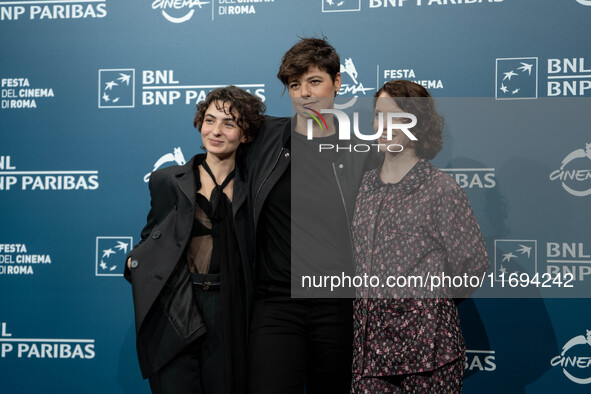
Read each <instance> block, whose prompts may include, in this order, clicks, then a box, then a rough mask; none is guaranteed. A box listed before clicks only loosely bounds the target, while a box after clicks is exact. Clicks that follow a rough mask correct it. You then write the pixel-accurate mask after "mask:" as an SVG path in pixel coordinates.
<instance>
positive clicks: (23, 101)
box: [0, 78, 55, 109]
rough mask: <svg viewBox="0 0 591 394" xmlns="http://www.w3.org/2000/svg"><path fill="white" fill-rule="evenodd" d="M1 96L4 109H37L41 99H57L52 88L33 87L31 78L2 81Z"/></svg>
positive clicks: (0, 81) (3, 79)
mask: <svg viewBox="0 0 591 394" xmlns="http://www.w3.org/2000/svg"><path fill="white" fill-rule="evenodd" d="M0 94H1V96H2V101H1V107H2V109H27V108H37V103H38V102H39V101H40V100H39V99H44V98H53V97H55V94H54V93H53V89H52V88H35V87H32V86H31V82H30V81H29V78H2V79H0Z"/></svg>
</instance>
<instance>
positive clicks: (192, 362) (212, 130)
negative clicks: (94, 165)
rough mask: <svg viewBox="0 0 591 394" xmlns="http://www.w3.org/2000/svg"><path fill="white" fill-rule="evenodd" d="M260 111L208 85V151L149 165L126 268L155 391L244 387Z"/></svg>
mask: <svg viewBox="0 0 591 394" xmlns="http://www.w3.org/2000/svg"><path fill="white" fill-rule="evenodd" d="M264 110H265V106H264V104H263V103H262V102H261V100H260V99H259V98H257V97H255V96H253V95H251V94H249V93H248V92H246V91H244V90H242V89H239V88H237V87H234V86H228V87H224V88H219V89H215V90H212V91H211V92H210V93H209V94H208V95H207V98H206V99H205V101H204V102H203V103H201V104H199V105H198V108H197V113H196V115H195V119H194V123H193V124H194V126H195V127H196V128H198V129H199V132H200V133H201V139H202V142H203V149H204V150H205V151H206V152H205V153H201V154H198V155H196V156H194V157H193V158H192V159H191V160H190V161H189V162H188V163H187V164H186V165H183V166H171V167H167V168H164V169H162V170H158V171H155V172H153V173H152V174H151V177H150V184H149V186H150V194H151V198H152V200H151V209H150V212H149V214H148V219H147V224H146V226H145V227H144V229H143V230H142V233H141V241H140V243H139V244H138V245H136V246H135V247H134V248H133V250H132V251H131V252H130V254H129V256H128V259H127V266H126V270H125V277H126V278H127V279H128V280H129V281H131V284H132V289H133V300H134V309H135V317H136V333H137V351H138V359H139V362H140V368H141V370H142V375H143V376H144V378H149V380H150V387H151V389H152V392H154V393H175V394H177V393H178V394H182V393H187V394H189V393H191V394H195V393H205V394H223V393H225V394H236V393H243V392H245V390H246V373H245V365H246V338H247V321H248V316H247V314H248V308H249V304H250V297H251V293H252V279H251V275H252V274H251V267H250V252H249V248H250V247H251V245H252V243H253V239H252V237H251V236H252V231H251V230H250V224H249V223H250V222H249V220H248V212H247V208H246V203H245V202H246V189H245V186H244V185H245V176H244V174H243V173H242V171H243V170H244V168H243V166H242V165H241V163H240V150H241V149H240V148H241V145H242V144H243V143H246V142H250V141H252V140H253V139H254V137H255V134H256V131H257V130H258V128H259V126H260V124H261V123H262V121H263V112H264ZM237 160H238V162H237Z"/></svg>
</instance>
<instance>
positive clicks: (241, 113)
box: [193, 86, 266, 142]
mask: <svg viewBox="0 0 591 394" xmlns="http://www.w3.org/2000/svg"><path fill="white" fill-rule="evenodd" d="M212 103H215V106H216V108H217V109H218V110H221V111H224V112H225V113H226V114H228V115H230V116H232V119H234V121H235V122H236V124H237V125H238V127H240V130H242V133H243V135H244V137H245V138H246V141H248V142H250V141H252V140H253V139H254V138H255V137H256V133H257V131H258V129H259V127H260V125H261V123H263V120H264V119H265V116H264V113H265V109H266V108H265V104H263V102H262V101H261V99H260V98H258V97H256V96H253V95H252V94H250V93H248V92H247V91H245V90H242V89H240V88H237V87H236V86H226V87H223V88H217V89H214V90H212V91H211V92H209V94H208V95H207V97H206V98H205V101H203V102H202V103H199V104H197V112H196V113H195V119H193V126H195V127H196V128H197V129H199V132H201V126H203V120H204V118H205V111H207V109H208V108H209V106H210V105H211V104H212ZM226 105H227V107H226ZM226 108H227V112H226Z"/></svg>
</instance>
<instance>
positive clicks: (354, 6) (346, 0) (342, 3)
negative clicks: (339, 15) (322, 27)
mask: <svg viewBox="0 0 591 394" xmlns="http://www.w3.org/2000/svg"><path fill="white" fill-rule="evenodd" d="M360 10H361V0H322V12H348V11H360Z"/></svg>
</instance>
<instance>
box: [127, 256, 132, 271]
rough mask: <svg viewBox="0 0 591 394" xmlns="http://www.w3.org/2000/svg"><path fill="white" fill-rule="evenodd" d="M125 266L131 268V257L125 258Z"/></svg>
mask: <svg viewBox="0 0 591 394" xmlns="http://www.w3.org/2000/svg"><path fill="white" fill-rule="evenodd" d="M126 264H127V268H129V269H131V257H128V258H127V263H126Z"/></svg>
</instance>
